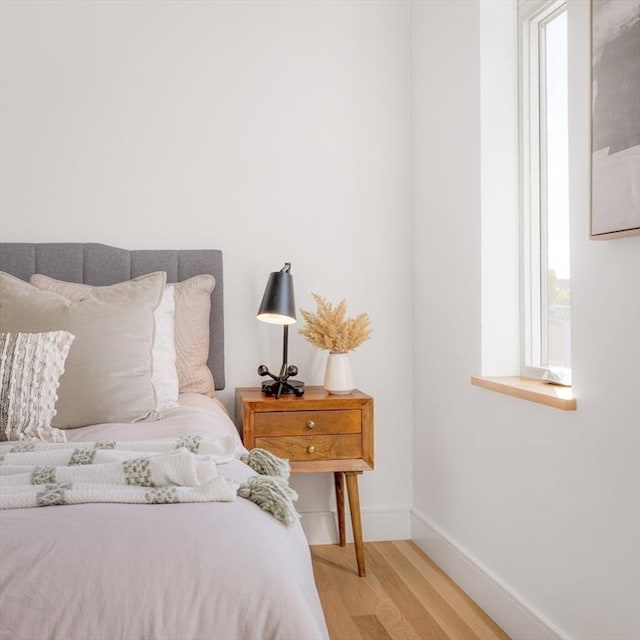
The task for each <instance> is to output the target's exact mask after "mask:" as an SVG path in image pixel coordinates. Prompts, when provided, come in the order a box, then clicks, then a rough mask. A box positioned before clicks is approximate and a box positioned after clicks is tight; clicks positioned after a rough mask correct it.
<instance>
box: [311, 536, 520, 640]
mask: <svg viewBox="0 0 640 640" xmlns="http://www.w3.org/2000/svg"><path fill="white" fill-rule="evenodd" d="M364 547H365V557H366V567H367V577H366V578H359V577H358V573H357V570H356V567H355V560H354V554H353V545H351V544H348V545H347V546H346V547H340V546H338V545H316V546H312V547H311V556H312V558H313V570H314V572H315V576H316V583H317V585H318V591H319V593H320V600H321V601H322V607H323V609H324V613H325V617H326V620H327V625H328V627H329V634H330V635H331V640H388V639H394V640H395V639H398V640H400V639H402V640H405V639H406V640H432V639H433V640H436V639H437V640H509V637H508V636H507V635H506V634H505V633H504V631H502V629H500V627H498V625H497V624H496V623H495V622H493V620H491V618H489V616H487V614H486V613H485V612H484V611H483V610H482V609H481V608H480V607H479V606H478V605H477V604H476V603H475V602H473V600H471V598H469V597H468V596H467V595H466V594H465V593H464V592H463V591H462V590H461V589H460V587H458V586H457V585H456V584H455V582H453V580H451V578H449V577H448V576H447V575H446V574H445V573H444V572H443V571H442V570H440V569H439V568H438V567H437V566H436V565H435V564H434V563H433V562H432V561H431V560H430V559H429V558H428V557H427V556H426V555H425V554H424V553H423V552H422V551H421V550H420V549H419V548H418V547H417V546H416V545H415V544H414V543H413V542H411V541H410V540H399V541H389V542H367V543H365V545H364Z"/></svg>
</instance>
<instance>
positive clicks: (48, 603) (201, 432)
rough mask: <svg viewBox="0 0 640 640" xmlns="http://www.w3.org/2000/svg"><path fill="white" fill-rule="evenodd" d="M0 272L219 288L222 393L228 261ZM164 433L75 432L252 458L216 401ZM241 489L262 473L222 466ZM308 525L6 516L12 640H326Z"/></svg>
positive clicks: (16, 261) (242, 506)
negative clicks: (212, 448)
mask: <svg viewBox="0 0 640 640" xmlns="http://www.w3.org/2000/svg"><path fill="white" fill-rule="evenodd" d="M0 271H4V272H7V273H10V274H12V275H14V276H16V277H17V278H20V279H21V280H25V281H26V280H29V278H30V277H31V276H32V275H33V274H34V273H40V274H45V275H48V276H51V277H53V278H59V279H61V280H65V281H67V282H78V283H85V284H90V285H98V286H105V285H111V284H113V283H117V282H122V281H125V280H130V279H131V278H135V277H136V276H139V275H141V274H146V273H149V272H154V271H163V272H166V273H167V280H168V281H170V282H176V281H183V280H186V279H187V278H190V277H192V276H194V275H197V274H211V275H213V276H214V277H215V279H216V286H215V289H214V290H213V293H212V296H211V316H210V322H211V326H210V329H211V340H210V351H209V358H208V365H209V368H210V369H211V371H212V373H213V380H214V384H215V388H216V390H219V389H222V388H224V384H225V379H224V348H223V345H224V339H223V288H222V254H221V253H220V252H219V251H126V250H122V249H117V248H114V247H107V246H105V245H98V244H73V243H72V244H45V245H34V244H6V243H5V244H0ZM178 405H179V406H174V407H171V408H169V409H167V410H166V411H165V412H164V413H163V417H162V418H161V419H160V420H147V421H143V422H139V423H135V424H131V423H114V422H105V423H99V424H91V425H87V426H82V427H78V428H73V429H66V430H65V434H66V438H67V440H68V441H69V442H70V443H72V444H73V445H76V444H77V443H81V442H82V443H96V442H103V441H119V442H127V441H140V440H149V439H158V438H160V439H163V438H176V437H193V436H200V437H205V438H218V437H225V438H231V439H233V441H234V446H235V447H236V448H237V450H238V452H241V451H242V444H241V442H240V440H239V437H238V435H237V431H236V430H235V427H234V425H233V423H232V422H231V420H230V418H229V416H228V415H227V413H226V411H225V409H224V407H223V406H222V404H221V403H220V402H219V401H218V400H217V399H216V398H215V397H208V396H205V395H202V394H199V393H189V392H187V393H182V394H181V395H180V396H179V398H178ZM218 470H219V473H220V474H221V475H222V476H224V477H225V478H226V479H229V481H231V482H235V483H237V484H240V483H243V482H244V481H246V480H247V478H249V477H251V476H252V475H255V472H254V471H253V470H252V469H251V468H250V467H248V466H247V465H246V464H244V463H243V462H241V461H240V460H238V459H235V458H234V459H233V460H231V461H230V462H228V463H225V464H221V465H219V466H218ZM327 637H328V633H327V628H326V624H325V621H324V617H323V613H322V608H321V605H320V601H319V597H318V593H317V590H316V587H315V583H314V578H313V571H312V566H311V559H310V553H309V548H308V545H307V542H306V539H305V537H304V534H303V531H302V528H301V526H300V524H299V522H297V521H296V522H294V523H293V524H292V525H290V526H286V525H285V524H283V523H281V522H279V521H278V520H277V519H276V518H274V517H273V516H272V515H271V514H270V513H267V512H265V511H263V510H262V509H261V508H260V507H259V506H257V505H256V504H254V503H253V502H251V501H249V500H244V499H240V498H236V499H235V500H233V501H231V502H203V503H183V504H144V505H137V504H117V503H108V504H102V503H100V504H74V505H59V506H55V507H47V508H30V509H8V510H2V511H0V638H2V639H3V640H9V639H11V640H19V639H25V640H27V639H29V640H37V639H41V638H42V639H50V638H51V639H52V638H60V639H63V638H64V639H72V638H77V639H82V640H93V639H103V638H104V639H105V640H107V639H116V638H122V639H125V638H126V639H132V640H133V639H155V638H158V639H160V638H163V639H164V638H166V639H174V640H187V639H192V638H193V639H196V638H202V639H205V638H207V639H208V638H225V639H232V638H238V639H245V638H247V639H248V638H261V639H265V640H266V639H269V638H271V639H288V638H291V639H300V640H303V639H305V638H309V639H312V638H327Z"/></svg>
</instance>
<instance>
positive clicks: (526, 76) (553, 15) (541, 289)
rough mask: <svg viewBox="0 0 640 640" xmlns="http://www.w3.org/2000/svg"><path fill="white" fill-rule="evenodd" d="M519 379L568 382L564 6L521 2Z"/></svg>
mask: <svg viewBox="0 0 640 640" xmlns="http://www.w3.org/2000/svg"><path fill="white" fill-rule="evenodd" d="M519 13H520V15H519V22H520V107H521V108H520V201H521V209H522V234H521V236H522V238H521V240H522V251H521V254H522V269H521V272H522V283H521V285H522V286H521V296H522V300H521V310H522V313H521V315H522V322H521V329H522V354H521V355H522V357H521V360H522V363H523V371H522V375H525V376H531V377H538V378H542V377H552V379H557V380H558V381H560V382H563V383H566V384H570V379H571V298H570V290H571V287H570V284H571V273H570V265H569V146H568V120H569V118H568V95H567V80H568V77H567V68H568V63H567V9H566V2H564V1H558V0H556V1H554V2H526V1H525V2H522V1H521V3H520V6H519Z"/></svg>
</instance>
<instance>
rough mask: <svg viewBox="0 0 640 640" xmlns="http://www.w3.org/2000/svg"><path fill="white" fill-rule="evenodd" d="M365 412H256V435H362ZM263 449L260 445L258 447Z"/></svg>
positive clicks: (349, 410) (354, 410)
mask: <svg viewBox="0 0 640 640" xmlns="http://www.w3.org/2000/svg"><path fill="white" fill-rule="evenodd" d="M361 425H362V412H361V411H359V410H357V409H348V410H334V411H326V410H325V411H266V412H260V413H256V414H255V417H254V432H255V434H256V436H311V435H314V436H315V435H325V434H350V433H360V431H361V428H362V427H361ZM257 446H259V445H257Z"/></svg>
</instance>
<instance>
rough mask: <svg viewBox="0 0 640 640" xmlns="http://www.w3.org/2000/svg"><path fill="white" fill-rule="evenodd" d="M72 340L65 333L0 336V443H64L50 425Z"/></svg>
mask: <svg viewBox="0 0 640 640" xmlns="http://www.w3.org/2000/svg"><path fill="white" fill-rule="evenodd" d="M73 338H74V336H73V335H72V334H71V333H69V332H68V331H49V332H47V333H0V440H47V441H50V442H64V441H65V440H66V436H65V434H64V432H63V431H60V430H59V429H55V428H54V427H52V426H51V421H52V420H53V416H54V415H55V414H56V410H55V404H56V400H57V399H58V395H57V389H58V380H59V379H60V376H61V375H62V374H63V373H64V363H65V361H66V359H67V355H68V353H69V348H70V347H71V343H72V342H73Z"/></svg>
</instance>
